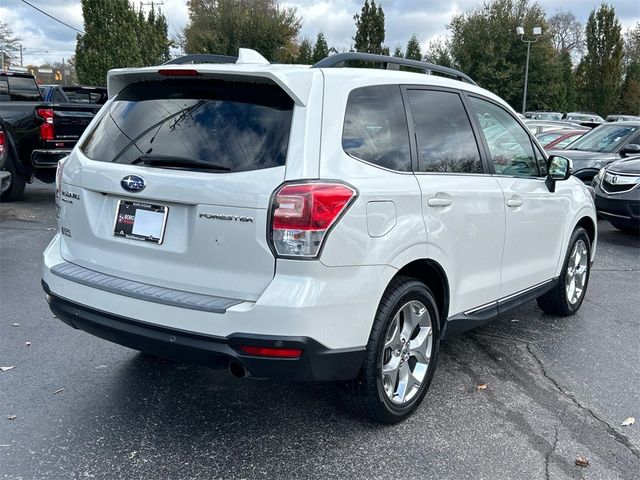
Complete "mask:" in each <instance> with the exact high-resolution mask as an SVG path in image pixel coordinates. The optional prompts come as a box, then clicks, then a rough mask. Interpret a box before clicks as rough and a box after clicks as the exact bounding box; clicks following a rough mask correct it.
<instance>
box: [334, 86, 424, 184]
mask: <svg viewBox="0 0 640 480" xmlns="http://www.w3.org/2000/svg"><path fill="white" fill-rule="evenodd" d="M342 148H343V150H344V151H345V152H346V153H348V154H349V155H351V156H352V157H355V158H358V159H360V160H364V161H365V162H369V163H372V164H374V165H378V166H380V167H384V168H388V169H391V170H398V171H401V172H409V171H411V150H410V147H409V131H408V129H407V118H406V115H405V111H404V106H403V103H402V94H401V93H400V87H398V85H375V86H371V87H363V88H357V89H355V90H353V91H352V92H351V93H350V94H349V99H348V100H347V109H346V112H345V118H344V127H343V130H342Z"/></svg>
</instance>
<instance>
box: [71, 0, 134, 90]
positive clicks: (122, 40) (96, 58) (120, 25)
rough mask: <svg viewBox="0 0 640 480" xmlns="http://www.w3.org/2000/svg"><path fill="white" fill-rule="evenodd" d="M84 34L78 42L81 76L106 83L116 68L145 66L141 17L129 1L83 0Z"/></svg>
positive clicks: (92, 82) (90, 82)
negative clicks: (138, 25)
mask: <svg viewBox="0 0 640 480" xmlns="http://www.w3.org/2000/svg"><path fill="white" fill-rule="evenodd" d="M82 15H83V17H84V31H85V33H84V34H78V36H77V43H76V70H77V72H78V79H79V80H80V82H81V83H84V84H87V85H105V84H106V82H107V72H108V71H109V70H110V69H112V68H120V67H141V66H142V65H143V60H142V56H141V54H140V45H139V43H138V37H137V33H136V30H137V29H136V26H137V24H138V16H137V15H136V13H135V11H134V10H133V8H132V7H131V5H130V4H129V2H128V0H111V1H109V2H105V1H103V0H82Z"/></svg>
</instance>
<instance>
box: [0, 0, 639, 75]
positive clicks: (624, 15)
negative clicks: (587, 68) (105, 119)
mask: <svg viewBox="0 0 640 480" xmlns="http://www.w3.org/2000/svg"><path fill="white" fill-rule="evenodd" d="M27 1H28V2H29V3H31V4H33V5H35V6H36V7H38V8H40V9H42V10H44V11H45V12H47V13H49V14H51V15H53V16H54V17H57V18H59V19H60V20H62V21H63V22H65V23H68V24H69V25H71V26H73V27H75V28H77V29H79V30H82V29H83V19H82V9H81V7H80V0H53V1H52V0H27ZM105 1H108V0H105ZM141 1H142V2H143V3H149V1H148V0H146V1H145V0H132V3H134V4H135V5H136V6H137V5H139V4H140V2H141ZM155 3H156V4H158V3H162V4H163V5H162V6H161V7H160V8H161V9H162V11H163V12H164V14H165V16H166V17H167V20H168V22H169V35H170V36H173V35H176V34H177V33H178V32H180V31H181V30H182V29H183V28H184V27H185V26H186V24H187V23H188V10H187V0H156V2H155ZM482 3H483V2H482V0H450V1H446V0H439V1H430V0H382V1H380V2H379V4H381V5H382V7H383V9H384V12H385V19H386V22H385V27H386V38H385V44H386V45H387V46H389V48H390V49H391V51H393V50H394V49H395V48H396V47H397V46H400V47H402V49H403V50H404V47H405V45H406V43H407V40H408V39H409V37H410V36H411V34H413V33H415V34H416V35H417V37H418V40H419V41H420V43H421V46H422V49H423V50H425V49H426V47H427V46H428V44H429V42H430V41H431V40H433V39H436V38H438V37H443V36H445V35H446V34H447V25H448V24H449V22H450V20H451V18H452V16H453V15H455V14H456V13H460V12H466V11H468V10H470V9H473V8H476V7H479V6H481V5H482ZM538 3H540V4H541V5H542V6H543V7H544V8H545V10H546V11H547V14H548V15H552V14H554V13H556V12H557V11H559V10H560V6H562V9H563V10H565V11H571V12H573V13H574V15H576V17H577V18H578V19H579V20H580V21H582V22H583V23H585V22H586V20H587V18H588V16H589V13H590V12H591V11H592V10H593V9H594V8H597V7H598V6H599V4H600V0H562V1H559V0H538ZM608 3H610V4H612V5H613V6H614V7H615V9H616V14H617V15H618V18H619V20H620V22H621V23H622V27H623V30H624V29H627V28H630V27H631V26H633V25H634V24H635V23H636V22H638V21H640V2H639V1H638V0H609V1H608ZM362 4H363V0H297V1H293V0H282V1H281V5H283V6H287V7H290V6H291V7H296V9H297V11H298V15H299V16H300V17H302V22H303V23H302V30H301V32H300V36H301V37H303V38H304V37H309V38H310V39H312V40H313V39H315V37H316V35H317V33H318V32H319V31H323V32H324V34H325V36H326V38H327V41H328V43H329V46H333V47H335V48H336V49H338V50H340V49H348V48H349V47H350V46H351V44H352V42H353V40H352V37H353V35H354V34H355V26H354V22H353V15H354V14H355V13H358V12H359V11H360V9H361V7H362ZM0 21H2V22H4V23H7V24H8V25H9V26H10V28H11V29H12V30H13V32H14V34H15V35H16V36H18V37H19V38H20V39H21V40H22V45H23V62H24V65H27V64H36V65H39V64H42V63H45V62H54V61H58V62H60V61H61V60H62V58H69V57H70V56H71V55H73V53H74V50H75V38H76V34H77V32H76V31H75V30H73V29H71V28H69V27H66V26H64V25H61V24H60V23H57V22H55V21H54V20H52V19H50V18H48V17H47V16H45V15H43V14H42V13H40V12H38V11H37V10H35V9H34V8H32V7H30V6H28V5H27V4H25V3H24V2H23V1H22V0H0Z"/></svg>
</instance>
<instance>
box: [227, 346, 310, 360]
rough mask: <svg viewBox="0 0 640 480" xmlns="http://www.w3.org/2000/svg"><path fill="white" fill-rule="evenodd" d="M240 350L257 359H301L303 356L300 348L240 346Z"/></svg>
mask: <svg viewBox="0 0 640 480" xmlns="http://www.w3.org/2000/svg"><path fill="white" fill-rule="evenodd" d="M239 348H240V351H242V352H243V353H246V354H248V355H255V356H257V357H273V358H300V357H301V356H302V349H300V348H271V347H254V346H251V345H240V347H239Z"/></svg>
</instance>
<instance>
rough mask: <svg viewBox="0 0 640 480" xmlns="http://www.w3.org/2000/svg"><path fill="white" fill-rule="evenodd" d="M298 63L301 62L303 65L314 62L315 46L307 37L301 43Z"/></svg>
mask: <svg viewBox="0 0 640 480" xmlns="http://www.w3.org/2000/svg"><path fill="white" fill-rule="evenodd" d="M296 63H300V64H302V65H311V64H312V63H313V47H312V46H311V42H310V41H309V39H307V38H305V39H304V40H302V43H301V44H300V48H299V49H298V57H297V58H296Z"/></svg>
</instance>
